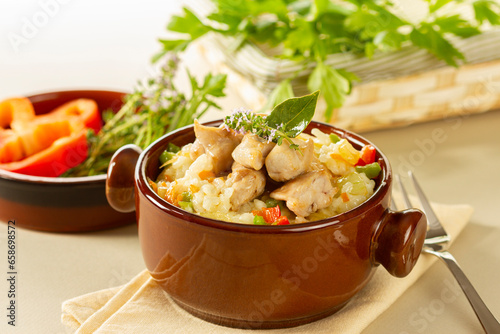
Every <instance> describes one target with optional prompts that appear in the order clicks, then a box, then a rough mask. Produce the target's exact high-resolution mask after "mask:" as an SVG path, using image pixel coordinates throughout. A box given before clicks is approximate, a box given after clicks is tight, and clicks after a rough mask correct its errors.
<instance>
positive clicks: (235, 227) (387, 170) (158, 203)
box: [134, 119, 392, 234]
mask: <svg viewBox="0 0 500 334" xmlns="http://www.w3.org/2000/svg"><path fill="white" fill-rule="evenodd" d="M221 122H222V119H218V120H214V121H209V122H204V123H203V124H204V125H206V126H214V125H219V124H220V123H221ZM311 125H312V126H316V125H320V126H326V127H329V128H332V129H333V130H334V131H335V132H336V133H337V134H338V133H340V134H343V135H344V137H345V138H348V139H349V140H350V141H351V140H352V139H354V141H355V142H358V143H362V144H363V145H372V146H373V147H374V148H375V150H376V152H377V154H378V156H379V157H380V158H381V161H382V162H383V166H382V173H383V174H382V176H381V177H380V183H379V184H378V187H377V188H376V189H375V191H374V193H373V194H372V195H371V196H370V197H369V198H368V199H367V200H366V201H365V202H363V203H362V204H360V205H358V206H356V207H355V208H353V209H351V210H348V211H346V212H343V213H341V214H338V215H336V216H333V217H330V218H325V219H321V220H316V221H312V222H307V223H300V224H293V225H248V224H240V223H234V222H226V221H222V220H217V219H212V218H207V217H203V216H201V215H198V214H195V213H190V212H187V211H184V210H182V209H181V208H178V207H176V206H174V205H172V204H170V203H169V202H167V201H165V200H164V199H162V198H161V197H160V196H159V195H158V194H157V193H156V192H154V191H153V189H152V188H151V187H150V186H149V184H148V182H147V176H146V166H147V164H148V161H149V158H150V155H152V154H153V152H156V151H157V150H158V149H159V148H161V147H164V146H166V145H165V144H166V143H167V142H168V140H167V138H172V137H176V136H178V135H179V134H187V133H189V132H190V131H193V130H192V128H193V125H192V124H191V125H188V126H185V127H183V128H180V129H177V130H175V131H172V132H169V133H167V134H165V135H164V136H162V137H161V138H159V139H157V140H156V141H155V142H153V143H152V144H151V145H149V146H148V147H147V148H146V149H145V150H144V151H143V152H142V153H141V154H140V156H139V158H138V162H137V165H136V168H135V173H134V183H135V188H136V191H137V192H139V193H141V195H142V196H144V197H145V198H147V200H148V201H149V202H150V203H151V204H153V205H154V206H155V207H156V208H157V209H159V210H161V211H163V212H165V213H166V214H169V215H172V216H174V217H177V218H179V219H183V220H185V221H187V222H190V223H195V224H197V225H202V226H205V227H210V228H215V229H222V230H227V231H231V232H243V233H257V234H276V233H292V232H295V233H298V232H305V231H312V230H318V229H322V228H325V227H328V226H331V225H334V224H339V223H341V222H345V221H349V220H351V219H352V218H354V217H356V216H360V215H362V214H363V213H364V212H367V211H369V210H370V209H371V208H372V207H374V206H375V204H376V203H378V202H380V201H382V199H383V198H384V197H385V196H386V194H387V192H388V191H389V189H390V186H391V182H392V171H391V167H390V163H389V160H388V159H387V157H386V156H385V155H384V154H383V152H382V151H380V149H379V148H378V147H377V146H376V145H374V144H373V143H371V142H370V141H369V140H367V139H366V138H364V137H362V136H360V135H358V134H356V133H354V132H351V131H349V130H344V129H341V128H337V127H335V126H333V125H331V124H327V123H323V122H319V121H311ZM311 125H310V126H311ZM136 205H138V199H137V198H136ZM138 209H139V208H138V207H137V208H136V210H138Z"/></svg>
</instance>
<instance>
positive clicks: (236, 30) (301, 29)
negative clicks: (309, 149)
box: [158, 0, 500, 119]
mask: <svg viewBox="0 0 500 334" xmlns="http://www.w3.org/2000/svg"><path fill="white" fill-rule="evenodd" d="M212 2H213V3H214V5H215V8H216V9H215V10H214V11H213V12H212V13H211V14H210V15H208V16H207V17H206V18H203V19H200V18H198V17H197V16H196V15H195V14H194V13H193V12H192V11H190V10H189V9H188V8H186V7H184V8H183V10H184V13H183V14H182V15H179V16H173V17H172V19H171V21H170V23H169V24H168V29H169V30H170V31H173V32H178V33H182V34H184V37H183V38H180V39H176V40H168V39H162V40H160V42H161V43H162V45H163V51H161V52H160V54H159V55H158V58H161V56H162V54H163V53H166V52H168V51H170V50H175V51H181V50H184V49H185V48H186V47H187V46H188V45H189V43H191V42H192V41H194V40H196V39H198V38H200V37H201V36H203V35H205V34H206V33H208V32H212V33H215V34H220V35H223V36H231V37H234V40H235V43H234V45H233V46H232V47H230V49H231V50H237V49H238V48H239V47H240V46H241V45H243V44H244V43H247V42H250V43H261V44H267V45H269V46H271V47H278V48H281V50H282V51H281V52H280V53H279V55H278V56H277V57H280V58H284V59H290V60H295V61H297V62H299V63H302V64H303V68H302V69H301V70H299V71H298V72H297V73H296V74H295V76H296V77H298V76H299V75H300V73H301V72H303V70H305V69H306V68H311V67H313V68H314V70H313V71H312V73H311V75H310V76H309V79H308V81H307V86H308V89H309V91H310V92H313V91H316V90H321V92H322V93H323V97H324V99H325V101H326V104H327V109H326V113H325V117H326V118H327V119H330V117H331V116H332V113H333V110H334V109H335V108H338V107H340V106H342V104H343V103H344V100H345V98H346V96H347V95H348V94H349V93H350V91H351V87H352V84H353V82H355V81H358V78H357V77H356V76H355V75H354V74H353V73H350V72H347V71H345V70H342V69H340V68H334V67H332V66H330V65H328V64H326V63H325V60H326V59H327V56H328V55H330V54H339V53H344V52H350V53H353V54H359V55H362V56H366V57H368V58H372V57H373V55H374V54H375V53H381V52H390V51H395V50H398V49H401V47H403V46H405V45H414V46H417V47H419V48H422V49H425V50H427V51H428V52H430V53H432V54H433V55H435V56H436V57H437V58H438V59H441V60H443V61H445V62H446V63H447V64H449V65H452V66H458V65H459V64H460V63H461V62H462V61H463V60H464V55H463V54H462V53H461V52H460V51H459V50H458V49H456V48H455V46H454V45H453V44H452V42H451V40H450V37H453V36H456V37H461V38H466V37H470V36H474V35H477V34H480V33H481V31H482V30H481V29H482V25H483V23H487V24H489V25H500V4H499V3H498V2H496V1H493V0H462V1H452V0H426V1H425V2H423V4H424V5H425V4H427V15H426V16H425V17H424V18H423V19H421V20H419V21H416V22H415V21H414V18H411V20H410V19H406V18H405V17H403V16H402V15H401V14H399V12H400V10H399V9H400V8H398V6H401V5H400V4H399V3H398V2H397V1H391V0H338V1H331V0H310V1H307V0H246V1H234V0H212ZM458 5H460V6H468V7H469V8H471V11H472V12H473V13H474V18H473V19H468V18H465V17H464V16H463V15H462V14H451V13H453V12H458V10H454V9H457V6H458ZM486 26H487V25H486ZM291 79H293V78H288V79H285V80H283V81H281V82H280V83H279V84H278V86H277V87H276V88H275V90H274V91H273V92H272V93H271V95H270V97H269V104H270V105H269V109H270V108H272V107H273V106H274V105H276V104H277V103H279V102H281V101H283V99H284V98H289V97H292V96H293V90H292V83H291Z"/></svg>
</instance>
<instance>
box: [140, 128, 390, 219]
mask: <svg viewBox="0 0 500 334" xmlns="http://www.w3.org/2000/svg"><path fill="white" fill-rule="evenodd" d="M194 129H195V135H196V140H195V141H194V142H193V143H190V144H187V145H185V146H183V147H182V148H178V147H176V146H175V145H172V144H169V147H168V148H167V149H166V150H165V152H164V153H163V154H162V156H161V157H160V160H161V161H162V171H161V173H160V175H159V176H158V178H157V180H156V181H155V182H153V181H151V182H150V184H151V186H152V187H153V188H154V189H155V191H156V192H157V194H158V195H159V196H160V197H161V198H163V199H165V200H166V201H168V202H170V203H171V204H173V205H175V206H178V207H180V208H182V209H184V210H186V211H189V212H192V213H196V214H199V215H201V216H205V217H209V218H214V219H219V220H223V221H228V222H235V223H242V224H258V225H286V224H297V223H302V222H308V221H314V220H319V219H324V218H328V217H331V216H334V215H337V214H339V213H342V212H345V211H348V210H350V209H352V208H354V207H356V206H358V205H360V204H361V203H363V202H365V201H366V200H367V199H368V198H369V197H370V196H371V195H372V194H373V191H374V188H375V181H374V180H373V179H374V178H376V177H377V176H378V173H379V172H380V166H379V164H378V163H377V162H376V161H375V149H374V148H373V147H372V146H370V145H367V146H365V147H363V148H362V149H361V150H357V149H356V148H354V147H353V145H352V144H351V143H350V142H349V141H348V140H347V139H345V138H339V137H337V136H336V135H335V134H326V133H323V132H321V131H320V130H319V129H313V130H312V131H311V134H305V133H300V134H299V135H297V136H296V137H294V138H287V140H285V141H282V142H281V143H279V145H278V144H277V143H275V142H273V141H270V140H269V138H268V139H267V140H266V139H265V138H262V137H259V136H258V135H257V134H256V131H241V129H240V131H235V130H234V129H231V128H229V127H228V126H227V124H225V125H222V126H220V127H218V128H215V127H206V126H203V125H201V124H199V123H198V122H197V121H195V125H194Z"/></svg>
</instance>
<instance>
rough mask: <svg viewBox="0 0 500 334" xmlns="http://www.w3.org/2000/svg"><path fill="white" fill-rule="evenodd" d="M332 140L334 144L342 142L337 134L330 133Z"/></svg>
mask: <svg viewBox="0 0 500 334" xmlns="http://www.w3.org/2000/svg"><path fill="white" fill-rule="evenodd" d="M330 140H331V141H332V143H334V144H335V143H336V142H339V141H340V137H339V136H337V135H336V134H335V133H330Z"/></svg>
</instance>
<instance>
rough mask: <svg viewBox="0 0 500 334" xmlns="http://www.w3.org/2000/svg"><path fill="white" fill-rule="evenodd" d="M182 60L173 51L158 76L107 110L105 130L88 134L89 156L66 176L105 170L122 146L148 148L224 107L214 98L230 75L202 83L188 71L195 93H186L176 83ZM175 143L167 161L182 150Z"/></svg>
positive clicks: (217, 95)
mask: <svg viewBox="0 0 500 334" xmlns="http://www.w3.org/2000/svg"><path fill="white" fill-rule="evenodd" d="M193 36H194V35H193ZM178 62H179V59H178V58H177V56H176V55H173V54H172V53H170V56H169V57H167V59H166V62H165V64H164V66H162V68H161V70H160V71H161V73H160V75H159V76H158V77H155V78H151V79H149V80H148V81H147V82H145V83H141V84H139V86H138V88H136V89H135V91H134V92H133V93H131V94H128V95H126V97H125V103H124V105H123V106H122V107H121V109H120V110H119V111H118V112H117V113H116V114H114V113H113V112H112V111H107V112H104V113H103V119H104V121H105V124H104V126H103V128H102V129H101V131H100V132H99V133H98V134H94V133H89V135H88V136H87V139H88V143H89V153H88V158H87V159H86V160H85V161H84V162H83V163H81V164H80V165H78V166H76V167H75V168H73V169H71V170H69V171H68V172H66V173H65V174H64V175H63V176H90V175H99V174H105V173H106V171H107V168H108V164H109V161H110V159H111V156H112V155H113V154H114V153H115V151H116V150H117V149H118V148H120V147H121V146H123V145H125V144H136V145H138V146H139V147H141V148H143V149H144V148H146V147H147V146H149V144H151V143H152V142H153V141H155V140H156V139H158V138H159V137H161V136H162V135H164V134H165V133H166V132H170V131H172V130H174V129H177V128H180V127H183V126H186V125H189V124H191V123H192V122H193V121H194V119H195V118H200V117H201V116H202V115H203V114H204V113H205V112H206V111H207V110H208V109H209V108H211V107H214V108H217V109H220V107H219V106H218V105H217V104H216V103H215V101H214V98H217V97H222V96H225V94H224V91H223V90H224V87H225V84H226V75H223V74H218V75H212V74H207V75H206V76H205V78H204V80H203V82H202V84H199V83H198V81H197V80H196V79H195V78H194V77H193V76H192V75H191V74H190V73H189V72H187V74H188V77H189V81H190V83H191V94H190V96H186V95H185V94H184V93H183V92H181V91H180V90H178V89H177V88H176V86H175V84H174V77H175V74H176V72H177V69H178ZM174 146H175V145H174ZM174 146H169V149H168V152H167V153H165V154H164V156H163V157H162V158H163V159H164V160H165V161H168V160H169V159H170V158H171V157H172V156H173V154H174V153H175V152H176V151H178V150H179V148H178V147H177V148H176V147H174Z"/></svg>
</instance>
